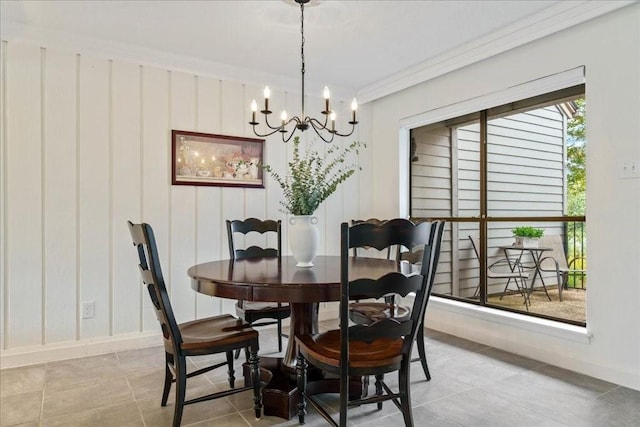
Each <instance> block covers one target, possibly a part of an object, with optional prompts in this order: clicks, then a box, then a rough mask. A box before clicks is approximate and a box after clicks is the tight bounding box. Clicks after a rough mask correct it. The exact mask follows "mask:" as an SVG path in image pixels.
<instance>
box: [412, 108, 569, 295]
mask: <svg viewBox="0 0 640 427" xmlns="http://www.w3.org/2000/svg"><path fill="white" fill-rule="evenodd" d="M564 133H565V120H564V116H563V114H562V113H561V112H560V110H559V109H558V108H557V107H555V106H549V107H545V108H539V109H536V110H531V111H527V112H522V113H516V114H512V115H510V116H505V117H500V118H495V119H492V118H489V119H488V129H487V192H488V197H487V203H488V213H489V216H494V217H504V216H560V215H562V214H563V212H564V201H565V196H564V191H565V188H564V186H565V167H564V165H565V159H564V156H565V154H564V153H565V149H564ZM412 137H413V138H414V142H415V143H416V154H415V156H416V157H417V158H416V159H414V161H413V162H412V167H411V203H412V205H411V215H412V216H414V217H427V218H429V217H449V216H451V217H461V218H471V217H477V216H478V214H479V212H480V151H479V147H480V143H479V141H480V126H479V124H478V123H472V124H466V125H463V126H459V127H445V126H444V125H432V126H426V127H424V128H420V129H415V130H414V131H413V132H412ZM532 225H534V226H536V227H540V228H545V230H546V232H547V233H548V234H560V233H561V232H562V229H561V228H559V227H557V226H553V225H551V224H549V223H539V224H532ZM514 226H515V224H509V223H495V224H493V225H490V227H489V228H490V231H489V242H488V248H489V257H490V258H489V260H490V262H491V261H492V260H494V259H497V258H498V257H502V256H503V255H502V253H501V251H500V250H499V249H498V246H501V245H508V244H511V242H512V240H513V239H512V236H511V229H512V228H513V227H514ZM452 227H453V233H454V235H456V236H458V237H457V242H455V243H456V244H455V245H450V246H452V247H451V248H449V249H450V250H452V249H453V248H458V249H459V250H458V251H457V254H458V256H457V257H452V253H451V252H446V251H445V254H446V256H447V258H449V259H453V258H455V259H454V260H453V264H450V265H449V268H448V269H446V270H447V272H451V271H457V274H458V276H457V277H456V276H455V275H445V274H444V272H443V271H439V277H438V280H437V281H436V287H435V289H434V291H435V292H436V293H442V294H448V295H451V294H453V295H456V296H471V295H473V293H474V291H475V289H476V286H477V284H478V281H479V278H478V274H479V271H478V263H477V260H476V257H475V254H474V253H473V250H472V248H471V245H470V241H469V238H468V236H469V235H478V227H477V225H476V224H474V223H454V224H452ZM453 253H456V252H453ZM444 265H445V264H444V259H443V260H442V262H441V263H440V266H444ZM456 279H457V281H456ZM491 285H493V286H491ZM502 289H504V282H502V281H497V282H492V283H490V289H489V291H490V292H499V291H502Z"/></svg>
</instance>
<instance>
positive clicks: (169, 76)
mask: <svg viewBox="0 0 640 427" xmlns="http://www.w3.org/2000/svg"><path fill="white" fill-rule="evenodd" d="M171 79H172V74H171V70H168V71H167V89H168V90H167V123H168V124H169V129H173V121H172V114H171V105H172V104H173V93H172V91H173V88H172V84H171ZM167 138H171V134H168V135H167ZM165 147H166V148H165V150H168V152H169V155H168V156H167V163H168V164H167V170H169V171H170V170H171V150H172V149H173V145H172V141H169V144H165ZM172 191H173V185H171V184H169V206H168V208H167V211H168V212H169V214H168V215H167V217H168V218H167V219H168V220H169V224H167V231H168V234H167V237H168V238H167V246H168V247H167V261H168V263H167V264H168V268H167V274H168V276H167V277H173V276H171V270H172V265H173V262H172V261H171V258H172V256H171V254H172V250H171V236H172V235H173V230H172V227H171V224H172V216H173V211H172V209H171V207H172V206H173V203H172V202H171V192H172ZM171 282H172V281H171V280H169V282H168V287H169V289H168V290H167V292H169V295H171V290H172V284H171Z"/></svg>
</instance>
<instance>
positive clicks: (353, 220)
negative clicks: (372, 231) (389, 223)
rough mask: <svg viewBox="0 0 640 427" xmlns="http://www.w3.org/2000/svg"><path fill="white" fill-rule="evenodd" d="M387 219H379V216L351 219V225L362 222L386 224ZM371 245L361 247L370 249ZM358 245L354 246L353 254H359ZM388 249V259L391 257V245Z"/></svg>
mask: <svg viewBox="0 0 640 427" xmlns="http://www.w3.org/2000/svg"><path fill="white" fill-rule="evenodd" d="M385 221H386V219H378V218H369V219H352V220H351V225H357V224H362V223H368V224H375V225H380V224H384V222H385ZM370 248H371V247H370V246H363V247H361V248H360V249H370ZM358 249H359V247H358V246H354V247H353V256H358ZM386 249H387V259H391V249H392V248H391V246H389V247H388V248H386Z"/></svg>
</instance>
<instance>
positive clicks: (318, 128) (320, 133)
mask: <svg viewBox="0 0 640 427" xmlns="http://www.w3.org/2000/svg"><path fill="white" fill-rule="evenodd" d="M315 122H317V123H318V124H316V123H315ZM309 123H311V127H312V128H313V130H314V131H315V133H316V134H317V135H318V136H319V137H320V139H321V140H323V141H324V142H326V143H330V142H331V141H333V137H334V132H331V131H330V130H329V129H327V128H326V127H321V126H320V125H321V123H320V122H318V121H317V120H315V119H311V120H310V121H309ZM323 131H325V132H326V133H328V134H329V135H331V136H330V137H329V138H326V137H325V136H324V134H323Z"/></svg>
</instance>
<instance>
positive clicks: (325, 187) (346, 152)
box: [262, 137, 366, 267]
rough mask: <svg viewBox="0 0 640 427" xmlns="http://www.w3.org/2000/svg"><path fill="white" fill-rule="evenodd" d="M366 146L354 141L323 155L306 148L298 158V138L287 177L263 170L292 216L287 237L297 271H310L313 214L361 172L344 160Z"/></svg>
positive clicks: (267, 167) (313, 245) (315, 236)
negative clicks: (270, 178) (356, 173)
mask: <svg viewBox="0 0 640 427" xmlns="http://www.w3.org/2000/svg"><path fill="white" fill-rule="evenodd" d="M361 147H366V144H364V143H362V142H359V141H354V142H352V143H351V144H349V145H348V146H346V147H344V148H341V147H340V146H338V145H332V146H331V147H330V148H329V149H328V150H327V151H326V152H325V153H324V154H321V153H319V152H318V151H317V150H315V149H313V148H311V147H308V148H307V149H306V151H305V153H304V155H301V154H300V138H299V137H295V138H294V139H293V157H292V159H291V161H290V162H289V163H288V170H287V174H286V175H285V176H284V177H283V176H282V175H280V174H279V173H278V172H276V171H275V170H274V169H273V168H272V167H271V166H270V165H264V166H262V168H263V169H264V171H265V172H266V173H267V174H268V175H270V176H271V177H272V178H273V179H275V181H276V182H277V183H278V185H280V188H281V189H282V193H283V195H284V200H283V201H281V202H280V204H281V205H282V207H283V208H284V209H282V211H283V212H285V213H289V214H291V215H293V216H292V217H291V218H289V224H290V225H291V226H290V227H289V232H288V237H289V246H290V248H291V252H292V254H293V256H294V257H295V258H296V260H297V261H298V264H297V265H298V267H312V266H313V263H312V261H313V258H314V257H315V255H316V253H317V247H318V239H319V233H318V230H317V228H316V227H315V224H317V223H318V219H317V218H316V217H315V216H313V213H314V212H315V211H316V209H317V208H318V207H319V206H320V204H321V203H322V202H324V201H325V200H326V199H327V198H328V197H329V196H330V195H332V194H333V193H334V192H335V191H336V189H337V188H338V185H340V184H341V183H343V182H344V181H346V180H347V179H348V178H349V177H351V176H352V175H353V174H354V173H355V172H356V170H361V169H362V168H361V167H360V166H358V165H357V164H356V163H355V160H354V161H353V162H348V161H347V160H348V159H349V158H350V157H351V156H352V155H357V154H359V150H360V148H361Z"/></svg>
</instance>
